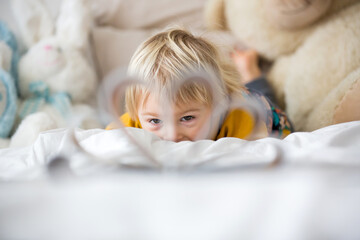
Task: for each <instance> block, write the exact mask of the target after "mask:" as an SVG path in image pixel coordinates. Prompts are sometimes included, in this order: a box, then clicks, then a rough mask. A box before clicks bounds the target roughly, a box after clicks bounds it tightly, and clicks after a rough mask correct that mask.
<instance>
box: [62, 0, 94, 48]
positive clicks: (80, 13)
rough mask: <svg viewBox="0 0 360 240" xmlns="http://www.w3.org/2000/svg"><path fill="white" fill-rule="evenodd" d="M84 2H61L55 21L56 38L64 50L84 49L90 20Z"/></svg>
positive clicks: (73, 0) (78, 0) (76, 0)
mask: <svg viewBox="0 0 360 240" xmlns="http://www.w3.org/2000/svg"><path fill="white" fill-rule="evenodd" d="M86 3H87V1H86V0H62V4H61V8H60V14H59V16H58V19H57V21H56V37H57V38H58V39H59V40H60V42H61V44H62V46H63V47H64V48H75V49H84V48H85V47H86V45H87V42H88V36H89V32H90V28H91V26H92V24H93V23H92V18H91V14H90V10H89V8H88V4H86Z"/></svg>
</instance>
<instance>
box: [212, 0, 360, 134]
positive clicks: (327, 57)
mask: <svg viewBox="0 0 360 240" xmlns="http://www.w3.org/2000/svg"><path fill="white" fill-rule="evenodd" d="M205 16H206V22H207V25H208V26H209V28H211V29H217V30H219V29H223V30H224V29H228V30H230V31H231V32H232V33H233V34H234V35H235V36H236V37H237V38H238V39H239V41H240V42H242V43H243V44H245V45H246V46H247V47H249V48H254V49H255V50H257V51H258V52H259V53H260V55H261V56H263V57H264V58H266V59H268V60H271V61H273V65H272V67H271V68H270V70H269V72H268V80H269V82H270V83H271V84H272V86H273V88H274V90H275V93H276V96H277V98H278V100H279V102H280V103H281V104H282V105H283V107H285V108H286V111H287V112H288V114H289V116H290V118H291V120H292V121H293V123H294V126H295V128H296V130H303V131H311V130H315V129H318V128H321V127H324V126H327V125H331V124H335V123H340V122H346V121H352V120H360V107H359V104H360V0H311V1H306V0H287V1H284V0H251V1H248V0H211V1H209V3H208V5H207V7H206V14H205Z"/></svg>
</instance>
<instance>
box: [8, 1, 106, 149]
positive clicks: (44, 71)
mask: <svg viewBox="0 0 360 240" xmlns="http://www.w3.org/2000/svg"><path fill="white" fill-rule="evenodd" d="M12 4H13V5H12V7H13V10H14V15H15V17H16V20H17V22H18V24H19V30H20V33H21V34H22V40H23V41H24V43H25V44H26V45H27V47H28V48H29V50H28V51H27V52H26V53H25V54H24V55H23V56H22V58H21V59H20V61H19V67H18V70H19V90H20V95H21V98H22V102H21V104H20V105H19V109H18V117H19V121H21V123H20V125H19V127H18V128H17V130H16V132H15V133H14V135H13V136H12V138H11V140H10V147H19V146H26V145H29V144H31V143H33V142H34V141H35V139H36V138H37V136H38V135H39V133H40V132H42V131H45V130H49V129H54V128H60V127H66V126H68V124H69V121H70V120H71V121H74V119H75V122H76V125H77V126H78V127H81V128H85V129H87V128H95V127H102V126H101V124H100V123H99V121H98V120H97V117H96V114H95V111H94V110H93V108H91V107H90V105H85V104H87V103H91V102H92V100H93V99H94V96H95V90H96V87H97V78H96V74H95V72H94V70H93V68H92V67H91V65H90V63H89V61H88V59H87V58H86V54H85V53H86V52H85V51H86V49H87V48H88V45H89V42H88V35H89V31H90V27H91V23H92V22H91V16H90V14H89V12H88V9H87V8H86V5H85V3H84V1H83V0H63V1H62V3H61V9H60V13H59V16H58V18H57V22H56V26H55V23H54V21H53V19H52V18H51V15H50V14H49V12H48V10H47V8H46V6H45V4H44V3H43V2H42V1H41V0H14V1H13V3H12ZM55 27H56V32H54V29H55ZM74 114H75V115H74ZM74 116H77V117H75V118H74ZM71 124H75V123H71Z"/></svg>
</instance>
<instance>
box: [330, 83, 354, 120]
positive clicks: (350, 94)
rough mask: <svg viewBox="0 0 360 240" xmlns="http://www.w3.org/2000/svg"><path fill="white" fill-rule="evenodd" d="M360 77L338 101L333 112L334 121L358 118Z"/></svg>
mask: <svg viewBox="0 0 360 240" xmlns="http://www.w3.org/2000/svg"><path fill="white" fill-rule="evenodd" d="M359 104H360V77H359V79H358V80H357V82H356V83H355V84H354V85H353V86H352V88H351V89H349V90H348V91H347V92H346V93H345V96H344V97H343V98H342V100H341V101H340V103H339V105H338V106H337V107H336V109H335V112H334V119H333V121H334V123H343V122H349V121H357V120H360V106H359Z"/></svg>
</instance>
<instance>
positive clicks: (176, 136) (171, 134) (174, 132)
mask: <svg viewBox="0 0 360 240" xmlns="http://www.w3.org/2000/svg"><path fill="white" fill-rule="evenodd" d="M163 139H164V140H167V141H173V142H180V141H184V140H185V137H184V135H183V134H182V132H181V130H180V129H177V128H173V129H167V131H166V132H165V134H164V137H163Z"/></svg>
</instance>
